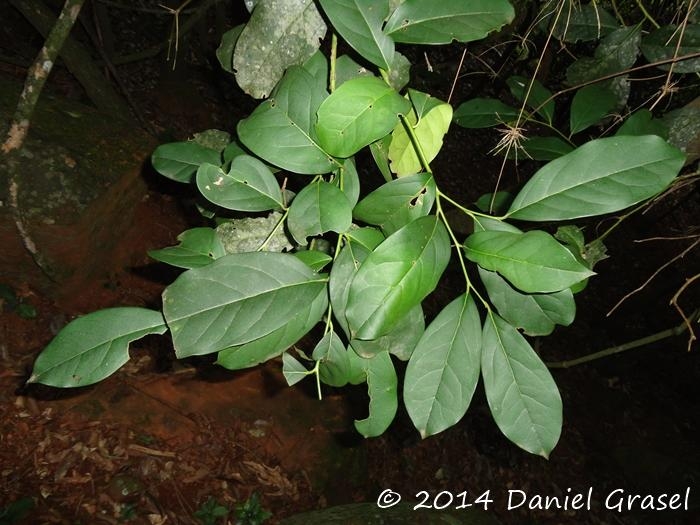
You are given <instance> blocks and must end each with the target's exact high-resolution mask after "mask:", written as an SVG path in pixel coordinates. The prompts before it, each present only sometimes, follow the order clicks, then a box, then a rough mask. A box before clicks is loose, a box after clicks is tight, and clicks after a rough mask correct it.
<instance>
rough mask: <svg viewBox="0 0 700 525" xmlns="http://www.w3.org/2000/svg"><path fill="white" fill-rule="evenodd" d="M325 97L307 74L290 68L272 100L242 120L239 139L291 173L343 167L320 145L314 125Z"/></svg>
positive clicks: (314, 171)
mask: <svg viewBox="0 0 700 525" xmlns="http://www.w3.org/2000/svg"><path fill="white" fill-rule="evenodd" d="M326 95H327V94H326V92H325V88H324V87H323V86H321V85H319V83H318V81H317V80H316V79H315V78H314V77H313V76H312V75H311V74H310V73H309V72H308V71H306V70H305V69H303V68H301V67H291V68H290V69H289V70H288V71H287V73H286V74H285V76H284V78H283V79H282V81H281V82H280V84H279V85H278V86H277V88H276V89H275V92H274V93H273V94H272V97H271V98H270V99H269V100H267V101H265V102H263V103H262V104H260V105H259V106H258V107H257V108H256V109H255V111H253V113H252V114H251V115H250V116H249V117H248V118H246V119H243V120H241V121H239V123H238V128H237V129H238V138H239V139H240V140H241V142H243V144H244V145H245V146H246V147H247V148H248V149H250V150H251V151H252V152H253V153H255V154H256V155H257V156H259V157H261V158H263V159H265V160H266V161H267V162H269V163H271V164H274V165H275V166H279V167H281V168H284V169H286V170H288V171H292V172H295V173H303V174H309V175H315V174H319V173H328V172H330V171H333V170H335V169H337V168H338V167H339V166H340V164H339V163H338V162H337V161H335V159H333V158H331V157H330V156H329V154H328V153H326V152H325V151H324V150H323V148H322V147H321V146H319V144H318V139H317V137H316V132H315V131H314V126H313V124H314V122H315V120H316V111H317V109H318V107H319V106H320V105H321V101H323V99H324V98H325V97H326Z"/></svg>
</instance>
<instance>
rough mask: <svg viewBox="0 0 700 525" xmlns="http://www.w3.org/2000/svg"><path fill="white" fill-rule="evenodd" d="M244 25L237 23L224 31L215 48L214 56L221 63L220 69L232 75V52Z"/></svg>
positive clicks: (233, 72)
mask: <svg viewBox="0 0 700 525" xmlns="http://www.w3.org/2000/svg"><path fill="white" fill-rule="evenodd" d="M244 27H245V24H239V25H237V26H235V27H234V28H233V29H229V30H228V31H226V32H225V33H224V34H223V35H222V37H221V43H220V44H219V47H217V48H216V58H217V60H218V61H219V64H220V65H221V69H223V70H224V71H226V72H227V73H231V74H232V75H233V74H235V73H236V72H235V71H234V69H233V52H234V49H235V48H236V42H238V37H239V36H241V32H242V31H243V28H244Z"/></svg>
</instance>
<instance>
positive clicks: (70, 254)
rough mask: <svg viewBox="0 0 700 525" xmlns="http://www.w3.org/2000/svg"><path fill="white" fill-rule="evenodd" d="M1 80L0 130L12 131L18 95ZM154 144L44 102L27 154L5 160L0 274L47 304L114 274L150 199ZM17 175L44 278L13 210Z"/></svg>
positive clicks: (114, 123) (80, 109) (85, 113)
mask: <svg viewBox="0 0 700 525" xmlns="http://www.w3.org/2000/svg"><path fill="white" fill-rule="evenodd" d="M21 87H22V86H21V85H20V84H19V83H16V82H13V81H8V80H4V79H0V122H3V123H9V121H10V119H11V116H12V114H13V112H14V107H15V105H16V103H17V100H18V97H19V93H20V90H21ZM154 148H155V141H154V139H153V138H151V137H149V136H148V135H146V134H145V133H144V132H142V131H141V130H140V129H138V127H136V126H135V125H134V123H133V122H131V121H126V120H120V119H116V118H114V117H112V116H109V117H108V116H105V115H104V114H102V113H100V112H99V111H97V110H95V109H93V108H90V107H88V106H84V105H82V104H78V103H76V102H71V101H66V100H61V99H58V98H54V97H52V96H50V95H45V96H42V97H41V99H40V100H39V104H38V105H37V108H36V110H35V113H34V116H33V117H32V121H31V127H30V130H29V134H28V136H27V138H26V140H25V143H24V145H23V147H22V148H21V149H20V150H17V151H15V152H13V153H12V155H11V156H4V157H0V161H1V162H2V165H3V166H2V167H3V169H0V243H1V245H2V247H3V250H2V252H0V274H2V276H3V282H6V283H8V284H11V285H14V286H22V285H24V284H26V283H29V284H30V285H31V286H32V287H33V288H35V289H38V290H39V291H41V292H43V293H46V294H47V295H49V296H53V297H60V296H62V295H66V294H70V293H72V292H73V291H75V290H79V289H80V287H81V286H82V284H83V283H84V282H86V279H90V278H94V277H96V276H97V275H100V276H101V275H106V274H107V273H109V272H110V271H114V270H115V265H116V264H118V261H116V260H115V259H114V254H115V251H116V247H117V245H118V243H119V241H120V240H122V238H123V237H124V235H125V233H126V231H127V230H128V228H129V227H130V226H131V225H132V221H133V210H134V208H135V207H136V205H137V204H138V203H139V202H140V201H141V199H142V198H143V196H144V195H145V193H146V184H145V181H144V180H143V178H142V176H141V172H142V167H143V163H144V161H145V160H146V159H147V158H148V157H149V155H150V152H151V151H152V150H153V149H154ZM13 173H14V174H15V176H16V179H17V181H18V185H19V192H18V201H19V205H20V210H21V213H22V217H23V220H24V224H25V227H26V229H27V231H28V233H29V238H30V240H31V242H33V243H34V244H35V245H36V249H37V251H38V252H39V253H40V255H41V258H42V261H43V263H44V264H43V266H44V271H41V269H40V268H39V267H38V266H37V264H35V261H34V260H33V258H32V257H31V254H30V253H29V251H28V250H27V249H26V248H25V246H24V242H25V241H26V240H27V239H24V240H23V239H22V237H21V236H20V235H19V233H18V230H17V227H16V225H15V221H14V219H13V216H12V213H11V210H10V208H9V206H8V205H7V203H8V197H9V186H8V184H9V178H10V177H11V176H12V174H13Z"/></svg>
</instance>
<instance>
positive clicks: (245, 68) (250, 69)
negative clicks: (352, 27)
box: [233, 0, 326, 98]
mask: <svg viewBox="0 0 700 525" xmlns="http://www.w3.org/2000/svg"><path fill="white" fill-rule="evenodd" d="M282 14H284V16H281V15H282ZM325 34H326V24H325V23H324V22H323V18H321V15H320V14H319V12H318V10H317V9H316V5H315V4H314V2H313V0H275V1H274V2H259V3H258V4H257V5H256V7H255V10H254V11H253V14H252V16H251V17H250V20H249V21H248V23H247V24H246V26H245V28H244V29H243V32H242V33H241V35H240V36H239V38H238V42H237V43H236V50H235V53H234V55H233V68H234V69H235V71H236V81H237V82H238V85H239V86H240V87H241V89H243V91H245V92H246V93H248V94H249V95H250V96H252V97H254V98H263V97H266V96H267V95H268V94H269V93H270V91H271V90H272V88H273V87H275V84H277V82H279V80H280V78H281V77H282V74H283V73H284V71H285V70H286V69H287V68H288V67H290V66H294V65H297V64H301V63H303V62H304V61H305V60H306V59H307V58H309V57H310V56H311V55H313V54H314V53H315V52H316V50H317V49H318V48H319V45H320V40H321V39H322V38H323V37H324V35H325Z"/></svg>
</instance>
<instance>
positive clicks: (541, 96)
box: [506, 75, 555, 124]
mask: <svg viewBox="0 0 700 525" xmlns="http://www.w3.org/2000/svg"><path fill="white" fill-rule="evenodd" d="M531 83H532V87H531V86H530V84H531ZM506 84H508V87H509V88H510V92H511V93H512V94H513V96H514V97H515V98H517V99H518V100H519V101H521V102H525V103H526V104H527V105H528V106H530V107H531V108H532V109H533V110H534V111H535V112H536V113H537V114H539V115H540V116H541V117H542V118H543V119H545V120H546V121H547V122H548V123H549V124H551V123H552V121H553V120H554V109H555V106H554V99H553V98H552V92H551V91H549V90H548V89H547V88H546V87H544V86H543V85H542V84H541V83H540V82H539V81H538V80H534V81H533V80H532V79H529V78H525V77H520V76H517V75H514V76H512V77H510V78H509V79H508V80H506ZM528 90H529V92H528ZM526 98H527V100H526Z"/></svg>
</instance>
